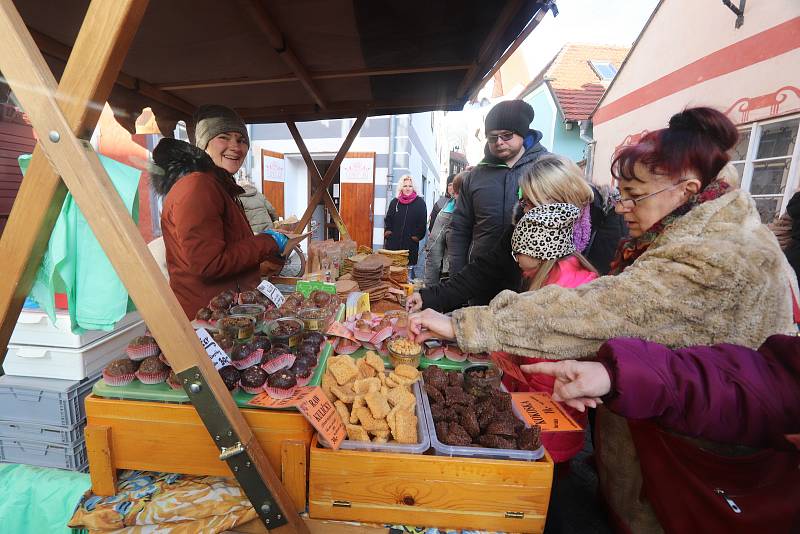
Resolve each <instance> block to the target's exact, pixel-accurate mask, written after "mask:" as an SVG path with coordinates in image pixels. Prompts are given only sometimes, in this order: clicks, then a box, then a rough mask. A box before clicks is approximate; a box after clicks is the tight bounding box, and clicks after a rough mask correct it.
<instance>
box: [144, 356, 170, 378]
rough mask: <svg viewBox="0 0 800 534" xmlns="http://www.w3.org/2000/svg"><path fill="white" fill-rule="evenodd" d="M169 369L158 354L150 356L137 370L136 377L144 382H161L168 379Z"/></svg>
mask: <svg viewBox="0 0 800 534" xmlns="http://www.w3.org/2000/svg"><path fill="white" fill-rule="evenodd" d="M169 371H170V369H169V367H167V366H166V365H164V362H162V361H161V360H160V359H159V358H158V356H148V357H147V358H145V359H144V360H142V363H141V364H140V365H139V369H137V370H136V378H138V379H139V381H140V382H142V383H143V384H160V383H162V382H164V381H165V380H166V379H167V377H168V376H169Z"/></svg>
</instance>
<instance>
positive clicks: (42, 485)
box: [0, 464, 92, 534]
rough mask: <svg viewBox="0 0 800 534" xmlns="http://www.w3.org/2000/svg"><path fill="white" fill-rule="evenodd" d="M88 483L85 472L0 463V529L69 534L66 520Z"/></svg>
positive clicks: (32, 533) (70, 530) (17, 533)
mask: <svg viewBox="0 0 800 534" xmlns="http://www.w3.org/2000/svg"><path fill="white" fill-rule="evenodd" d="M91 486H92V482H91V479H90V478H89V475H88V474H86V473H75V472H73V471H65V470H63V469H53V468H49V467H33V466H30V465H19V464H0V525H2V527H0V531H2V532H13V533H14V534H26V533H31V534H34V533H35V534H39V533H44V532H46V533H47V534H57V533H61V532H63V533H64V534H70V533H72V532H73V530H72V529H71V528H69V527H67V523H68V522H69V520H70V519H71V518H72V514H73V513H74V512H75V509H76V508H77V506H78V504H79V503H80V501H81V497H82V496H83V494H84V493H85V492H86V491H88V490H89V488H91Z"/></svg>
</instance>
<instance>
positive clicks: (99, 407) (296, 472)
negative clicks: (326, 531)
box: [86, 395, 313, 511]
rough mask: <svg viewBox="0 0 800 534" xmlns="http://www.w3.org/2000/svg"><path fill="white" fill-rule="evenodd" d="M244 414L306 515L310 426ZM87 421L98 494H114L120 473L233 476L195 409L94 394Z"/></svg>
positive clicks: (281, 414) (277, 414)
mask: <svg viewBox="0 0 800 534" xmlns="http://www.w3.org/2000/svg"><path fill="white" fill-rule="evenodd" d="M241 411H242V414H243V415H244V418H245V420H246V421H247V424H248V425H249V426H250V428H252V430H253V433H254V434H255V437H256V439H257V440H258V442H259V443H260V444H261V447H262V448H263V449H264V452H265V453H266V455H267V458H268V459H269V462H270V463H271V464H272V467H273V468H274V469H275V470H276V472H277V473H279V474H280V475H281V478H282V480H283V484H284V486H285V487H286V489H287V491H288V492H289V494H290V495H291V497H292V500H293V501H294V503H295V505H296V506H297V510H298V511H302V510H305V508H306V483H307V477H308V469H307V466H308V447H309V444H310V442H311V436H312V434H313V429H312V427H311V425H310V424H309V423H308V421H306V419H305V418H304V417H303V416H302V415H300V413H299V412H296V411H279V410H263V409H247V408H243V409H242V410H241ZM86 416H87V426H86V446H87V449H88V455H89V471H90V474H91V477H92V489H93V491H94V492H95V493H96V494H98V495H114V494H115V493H116V470H117V469H145V470H151V471H165V472H171V473H185V474H191V475H217V476H226V477H231V476H233V474H232V473H231V471H230V470H229V469H228V466H227V464H225V463H224V462H222V461H221V460H220V459H219V452H218V449H217V447H216V446H215V444H214V441H213V438H212V437H211V436H210V435H209V434H208V432H207V430H206V428H205V426H204V425H203V422H202V421H201V420H200V417H199V416H198V415H197V412H196V411H195V409H194V407H193V406H192V405H191V404H170V403H163V402H146V401H134V400H120V399H106V398H101V397H96V396H94V395H90V396H88V397H86Z"/></svg>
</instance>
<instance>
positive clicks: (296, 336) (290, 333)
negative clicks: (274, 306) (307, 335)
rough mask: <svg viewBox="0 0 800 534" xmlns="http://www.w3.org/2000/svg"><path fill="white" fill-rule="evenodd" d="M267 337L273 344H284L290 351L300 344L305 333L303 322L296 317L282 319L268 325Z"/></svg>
mask: <svg viewBox="0 0 800 534" xmlns="http://www.w3.org/2000/svg"><path fill="white" fill-rule="evenodd" d="M266 332H267V336H269V340H270V341H272V344H273V345H275V344H276V343H283V344H284V345H287V346H288V347H289V348H290V349H291V348H294V347H296V346H297V345H298V343H300V334H302V333H303V321H301V320H299V319H295V318H294V317H282V318H280V319H275V320H274V321H272V322H270V323H268V324H267V328H266Z"/></svg>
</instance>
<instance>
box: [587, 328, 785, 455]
mask: <svg viewBox="0 0 800 534" xmlns="http://www.w3.org/2000/svg"><path fill="white" fill-rule="evenodd" d="M598 360H599V361H600V362H601V363H603V365H605V367H606V369H608V371H609V375H610V376H611V381H612V383H611V393H610V394H609V395H608V396H607V397H606V398H604V402H605V403H606V405H607V406H608V408H609V409H611V410H612V411H614V412H616V413H618V414H619V415H622V416H624V417H626V418H629V419H653V420H654V421H655V422H656V423H658V424H659V425H660V426H662V427H664V428H666V429H668V430H672V431H675V432H678V433H680V434H684V435H687V436H692V437H699V438H704V439H708V440H711V441H715V442H720V443H732V444H741V445H747V446H751V447H757V448H765V447H772V448H780V449H789V448H793V447H792V445H791V444H790V443H789V441H787V439H786V438H785V435H786V434H797V433H800V338H798V337H792V336H784V335H774V336H770V337H769V338H768V339H767V340H766V341H765V342H764V344H763V345H761V347H759V349H758V350H757V351H755V350H752V349H749V348H746V347H741V346H736V345H729V344H719V345H713V346H697V347H688V348H684V349H677V350H673V349H669V348H667V347H665V346H663V345H659V344H658V343H651V342H648V341H643V340H640V339H629V338H619V339H613V340H611V341H608V342H606V343H605V344H604V345H603V346H602V347H601V348H600V350H599V352H598Z"/></svg>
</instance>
